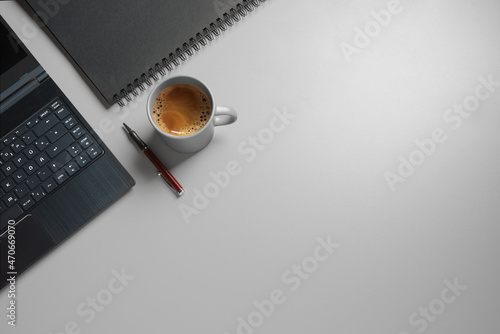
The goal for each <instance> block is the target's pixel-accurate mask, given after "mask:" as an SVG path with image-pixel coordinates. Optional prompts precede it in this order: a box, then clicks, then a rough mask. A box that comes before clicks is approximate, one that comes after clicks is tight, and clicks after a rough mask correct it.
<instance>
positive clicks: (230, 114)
mask: <svg viewBox="0 0 500 334" xmlns="http://www.w3.org/2000/svg"><path fill="white" fill-rule="evenodd" d="M237 119H238V114H237V113H236V110H234V109H233V108H231V107H225V106H217V107H215V118H214V125H215V126H219V125H228V124H232V123H234V122H236V120H237Z"/></svg>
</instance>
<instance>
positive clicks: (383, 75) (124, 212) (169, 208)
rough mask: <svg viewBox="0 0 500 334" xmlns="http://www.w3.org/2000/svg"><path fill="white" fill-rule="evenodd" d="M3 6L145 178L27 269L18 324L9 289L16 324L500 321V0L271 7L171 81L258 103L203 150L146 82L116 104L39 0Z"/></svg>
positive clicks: (284, 327)
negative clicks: (174, 125) (183, 149)
mask: <svg viewBox="0 0 500 334" xmlns="http://www.w3.org/2000/svg"><path fill="white" fill-rule="evenodd" d="M387 8H391V9H392V10H393V11H394V12H397V14H392V15H391V17H392V18H391V21H390V22H389V23H388V24H385V23H384V25H383V26H381V25H380V24H378V25H377V24H374V22H376V21H375V19H374V16H373V14H371V11H375V13H380V12H381V11H382V10H386V9H387ZM0 13H1V15H3V16H4V17H5V19H6V21H7V22H8V23H9V24H10V25H12V27H13V29H14V30H15V31H16V33H18V34H19V35H20V36H23V39H24V42H25V43H26V45H27V47H28V48H29V49H30V51H31V52H32V53H33V54H34V55H35V57H36V58H37V59H38V60H39V62H40V63H41V64H42V65H43V67H44V68H45V69H46V70H47V72H48V73H49V74H50V75H51V76H52V78H53V79H54V80H55V82H56V83H57V84H58V85H59V86H60V87H61V88H62V90H63V91H64V92H65V94H66V95H67V96H68V98H69V99H70V100H71V101H72V102H73V103H74V105H75V106H76V107H77V108H78V109H79V110H80V111H81V112H82V113H83V114H84V116H85V117H86V119H87V120H88V121H89V123H90V124H91V125H92V126H93V127H95V128H96V129H99V131H100V133H101V134H102V138H103V140H104V141H105V143H106V144H107V145H108V146H109V147H110V148H111V150H112V151H113V152H114V153H115V155H116V156H117V157H118V159H119V160H120V161H121V163H122V164H123V165H124V166H125V167H126V168H127V170H128V171H129V172H130V173H131V175H132V176H133V177H134V178H135V180H136V181H137V185H136V186H135V187H134V188H133V189H132V190H131V191H130V192H129V193H128V194H127V195H125V196H124V197H123V198H121V199H120V200H119V201H118V202H117V203H115V204H114V205H113V206H112V207H111V208H109V209H108V210H106V211H105V212H104V213H102V214H101V215H100V216H98V217H97V218H96V219H94V220H93V221H92V222H90V223H89V224H88V225H86V226H85V227H84V228H83V229H82V230H81V231H79V232H78V233H77V234H76V235H74V236H73V237H71V238H70V239H69V240H67V241H66V242H65V243H63V244H62V245H61V246H60V247H58V248H57V249H56V250H54V251H53V252H51V253H50V254H49V255H48V256H46V257H45V258H43V260H42V261H40V262H38V263H37V264H36V265H35V266H33V267H32V268H31V269H30V270H29V271H27V272H26V273H25V274H23V275H22V276H20V277H19V279H18V281H17V284H16V289H17V305H18V308H17V326H16V327H15V328H14V327H12V326H9V325H8V324H7V320H8V319H7V318H6V316H5V315H7V310H6V307H7V306H8V301H9V299H8V297H7V290H6V289H4V290H2V291H0V305H2V309H3V311H2V313H4V314H5V315H2V319H3V320H2V321H1V325H0V328H1V331H2V333H23V334H24V333H41V334H48V333H52V334H56V333H57V334H59V333H126V334H132V333H133V334H136V333H183V334H188V333H192V334H199V333H205V334H235V333H238V334H240V333H244V334H251V333H256V334H266V333H269V334H271V333H272V334H276V333H297V334H299V333H300V334H303V333H317V334H320V333H321V334H332V333H343V334H347V333H350V334H361V333H369V334H414V333H424V332H425V333H429V334H431V333H439V334H443V333H445V334H458V333H460V334H469V333H484V334H487V333H488V334H489V333H498V329H499V328H500V317H499V316H498V315H499V311H500V289H499V286H498V282H500V263H499V261H498V254H499V251H500V205H499V204H500V173H499V171H500V156H499V153H500V131H499V126H500V113H499V111H500V86H499V82H500V72H499V70H500V43H499V39H498V33H499V31H500V21H499V20H498V18H499V17H500V3H499V2H498V1H497V0H483V1H479V2H477V1H472V0H469V1H466V0H442V1H430V0H427V1H409V0H401V4H400V6H399V7H398V6H395V7H394V4H393V3H392V2H389V1H385V0H384V1H382V0H380V1H378V0H377V1H368V0H356V1H326V0H324V1H320V0H316V1H298V0H293V1H292V0H272V1H269V2H268V3H267V4H265V5H263V6H262V7H261V8H259V9H258V10H257V11H255V12H253V13H252V14H251V15H249V16H248V17H247V18H245V19H244V20H243V21H242V22H241V23H238V24H237V25H236V26H235V27H233V28H231V29H230V30H228V31H227V32H225V33H224V34H223V35H222V36H221V37H219V38H217V39H216V40H215V41H214V42H212V43H211V44H210V45H209V46H207V47H205V48H204V49H203V50H202V51H201V52H199V53H197V54H196V55H195V56H194V57H192V58H190V59H189V60H188V61H186V62H185V63H184V64H182V66H180V67H178V68H177V69H176V70H175V71H174V72H173V73H172V74H185V75H192V76H195V77H198V78H199V79H201V80H203V81H205V82H206V83H207V84H208V85H209V86H210V87H211V88H212V90H213V92H214V94H215V96H216V101H217V103H219V104H223V105H224V104H225V105H230V106H232V107H234V108H235V109H237V110H238V112H239V119H238V121H237V122H236V123H235V124H234V125H231V126H227V127H222V128H217V129H216V135H215V137H214V140H213V141H212V143H211V144H210V145H209V147H207V148H206V149H205V150H203V151H202V152H199V153H197V154H195V155H192V156H184V155H179V154H175V153H173V152H172V151H170V150H169V149H167V148H166V147H165V145H164V144H163V143H162V142H161V140H160V138H159V137H158V136H157V135H155V134H154V132H153V129H152V127H151V126H150V125H149V123H148V120H147V117H146V111H145V108H146V96H147V94H148V93H147V92H146V93H144V94H143V95H141V96H140V97H139V98H138V99H137V100H136V101H134V102H133V103H130V104H128V105H127V107H126V108H124V109H121V110H120V109H119V108H116V107H112V108H109V109H106V107H104V106H103V104H102V103H101V102H100V100H99V99H98V98H97V97H96V96H95V95H94V93H93V92H92V90H91V89H90V88H89V86H88V85H87V84H86V83H85V82H84V80H83V79H82V77H81V75H80V74H79V72H78V71H77V70H76V69H75V68H74V67H73V65H72V64H71V63H70V62H69V61H68V59H67V58H66V56H65V55H64V54H63V53H62V52H61V51H60V49H59V48H58V47H56V46H55V45H54V43H53V42H52V40H51V39H50V38H49V37H48V36H47V35H46V33H45V32H44V31H43V30H41V29H40V28H39V27H37V26H36V25H34V23H33V20H32V19H31V17H30V16H29V15H28V14H27V13H26V12H25V11H24V10H23V8H21V7H20V6H19V5H18V4H17V3H15V2H10V1H4V2H2V3H0ZM386 19H387V18H386ZM377 27H378V28H377ZM365 28H368V29H373V30H371V32H370V34H371V35H372V36H373V37H370V40H371V43H369V45H366V46H365V45H362V44H361V43H363V42H365V43H366V42H367V41H366V40H363V38H362V37H359V36H358V40H356V41H355V37H356V35H360V33H359V31H358V30H357V29H361V30H364V29H365ZM379 28H380V29H379ZM378 29H379V30H378ZM355 42H356V43H357V44H356V43H355ZM347 44H349V45H351V48H350V49H349V50H351V51H352V52H355V53H353V54H351V57H350V60H351V62H348V61H347V60H348V58H349V57H346V54H345V53H344V52H343V51H342V48H344V49H345V50H347V48H349V47H348V46H347ZM356 45H357V46H356ZM354 47H356V48H357V49H356V50H354V49H353V48H354ZM144 52H147V50H144ZM481 78H482V79H481ZM484 80H486V81H488V80H489V81H492V83H490V84H485V83H484V82H483V81H484ZM460 108H461V109H462V115H463V116H462V115H461V114H460V113H459V111H458V110H459V109H460ZM467 110H471V111H470V112H469V111H467ZM276 113H279V114H281V115H285V114H286V115H289V116H286V117H284V116H281V118H277V116H276V115H277V114H276ZM124 121H125V122H126V123H127V124H129V125H130V126H131V127H133V128H134V129H135V130H136V131H137V132H138V133H139V134H140V135H141V136H142V137H143V139H145V140H146V141H147V142H148V143H149V144H150V146H151V147H152V149H153V150H154V151H155V152H157V154H158V155H159V156H160V157H161V159H163V161H164V162H165V164H166V165H167V167H169V168H170V169H171V172H172V173H173V174H174V175H175V176H176V177H177V179H178V180H179V181H180V182H181V183H182V184H183V185H184V186H185V188H186V194H185V195H184V196H183V197H181V198H176V197H175V196H174V194H173V193H172V192H171V191H170V190H169V189H168V188H167V187H166V186H165V184H163V183H162V181H161V180H160V179H159V178H158V177H157V176H156V174H155V171H154V169H153V167H152V166H151V165H150V163H149V162H148V160H147V159H146V158H145V157H144V156H143V155H141V154H140V152H139V151H138V150H137V149H136V148H135V147H134V146H133V144H132V143H131V142H130V141H129V140H128V138H127V137H126V135H125V134H124V132H123V131H122V130H121V129H120V126H121V123H122V122H124ZM433 136H434V137H433ZM430 140H433V143H434V144H432V143H431V142H430ZM417 142H420V143H421V146H422V145H424V146H423V148H419V146H418V144H417ZM425 145H426V146H425ZM424 151H426V152H424ZM419 152H420V153H419ZM403 160H404V161H408V162H407V163H413V164H415V165H416V166H415V167H409V166H407V165H406V164H407V163H406V162H402V161H403ZM410 161H412V162H410ZM228 164H229V167H230V169H231V172H232V173H233V175H229V174H228V175H229V177H228V178H223V177H222V176H220V177H221V180H220V181H219V183H220V185H217V183H215V182H214V181H213V177H212V175H213V174H219V175H223V173H222V172H223V171H225V170H226V169H227V166H228ZM405 165H406V166H405ZM398 169H399V171H398ZM389 173H392V174H389ZM399 173H400V174H399ZM388 175H390V179H391V180H392V181H391V182H392V185H393V189H391V186H390V182H388V181H387V177H388ZM392 190H394V191H392ZM200 193H201V194H202V195H199V194H200ZM197 194H198V195H197ZM203 197H205V198H203ZM182 210H185V212H189V214H184V215H183V214H182ZM319 239H321V240H323V242H325V243H327V242H328V239H330V241H331V243H333V244H334V245H335V247H333V246H330V248H324V246H321V243H320V242H319V241H318V240H319ZM328 251H331V254H330V253H329V252H328ZM119 273H123V274H125V276H126V277H125V278H124V276H123V275H122V274H119ZM116 275H118V276H120V275H122V277H121V279H122V281H123V282H122V281H120V280H118V279H116Z"/></svg>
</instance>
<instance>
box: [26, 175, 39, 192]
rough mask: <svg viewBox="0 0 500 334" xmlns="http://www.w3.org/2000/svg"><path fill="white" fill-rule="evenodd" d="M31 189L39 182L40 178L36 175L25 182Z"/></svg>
mask: <svg viewBox="0 0 500 334" xmlns="http://www.w3.org/2000/svg"><path fill="white" fill-rule="evenodd" d="M25 184H26V185H27V186H28V188H30V189H31V190H33V189H35V188H36V187H37V186H38V185H39V184H40V179H39V178H38V176H37V175H33V176H31V177H29V178H28V179H27V180H26V183H25Z"/></svg>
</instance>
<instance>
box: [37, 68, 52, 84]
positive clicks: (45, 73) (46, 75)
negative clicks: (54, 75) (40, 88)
mask: <svg viewBox="0 0 500 334" xmlns="http://www.w3.org/2000/svg"><path fill="white" fill-rule="evenodd" d="M48 77H49V75H48V74H47V72H45V71H43V72H42V73H40V74H39V75H38V76H37V77H36V80H38V82H39V83H42V82H43V81H44V80H45V79H47V78H48Z"/></svg>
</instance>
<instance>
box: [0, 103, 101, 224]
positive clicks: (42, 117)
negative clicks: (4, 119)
mask: <svg viewBox="0 0 500 334" xmlns="http://www.w3.org/2000/svg"><path fill="white" fill-rule="evenodd" d="M102 153H103V150H102V148H101V147H100V146H99V145H98V144H97V143H96V141H95V140H94V139H93V137H91V136H90V134H89V133H87V132H86V131H85V129H84V127H83V125H81V124H80V123H79V122H78V120H77V119H76V118H75V117H74V115H73V114H72V113H70V111H69V109H68V108H67V107H66V106H65V105H64V104H63V103H62V100H61V99H55V100H54V101H52V102H51V103H49V104H48V105H47V106H46V107H44V108H42V109H41V110H39V111H38V112H37V113H36V114H34V115H33V116H32V117H31V118H29V119H28V120H27V121H26V122H24V123H23V124H21V125H19V126H18V127H17V128H16V129H14V130H13V131H11V132H10V133H9V134H8V135H7V136H5V137H3V138H2V139H1V140H0V180H1V181H0V197H1V200H0V231H3V230H4V228H5V227H6V226H7V223H8V221H9V220H10V219H16V218H18V217H20V216H21V215H23V213H25V212H26V211H27V210H29V209H31V208H32V207H33V206H34V205H36V204H37V203H39V202H41V201H43V200H44V199H45V198H47V197H48V196H49V195H50V194H51V193H53V192H54V191H55V190H56V189H57V188H58V187H60V186H61V185H63V184H64V183H65V182H67V181H68V180H69V179H70V178H71V177H73V176H75V175H76V174H77V173H78V172H79V171H80V170H82V169H83V168H85V167H87V166H88V165H89V164H90V163H91V162H92V161H93V160H94V159H96V158H97V157H99V156H100V155H101V154H102Z"/></svg>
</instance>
